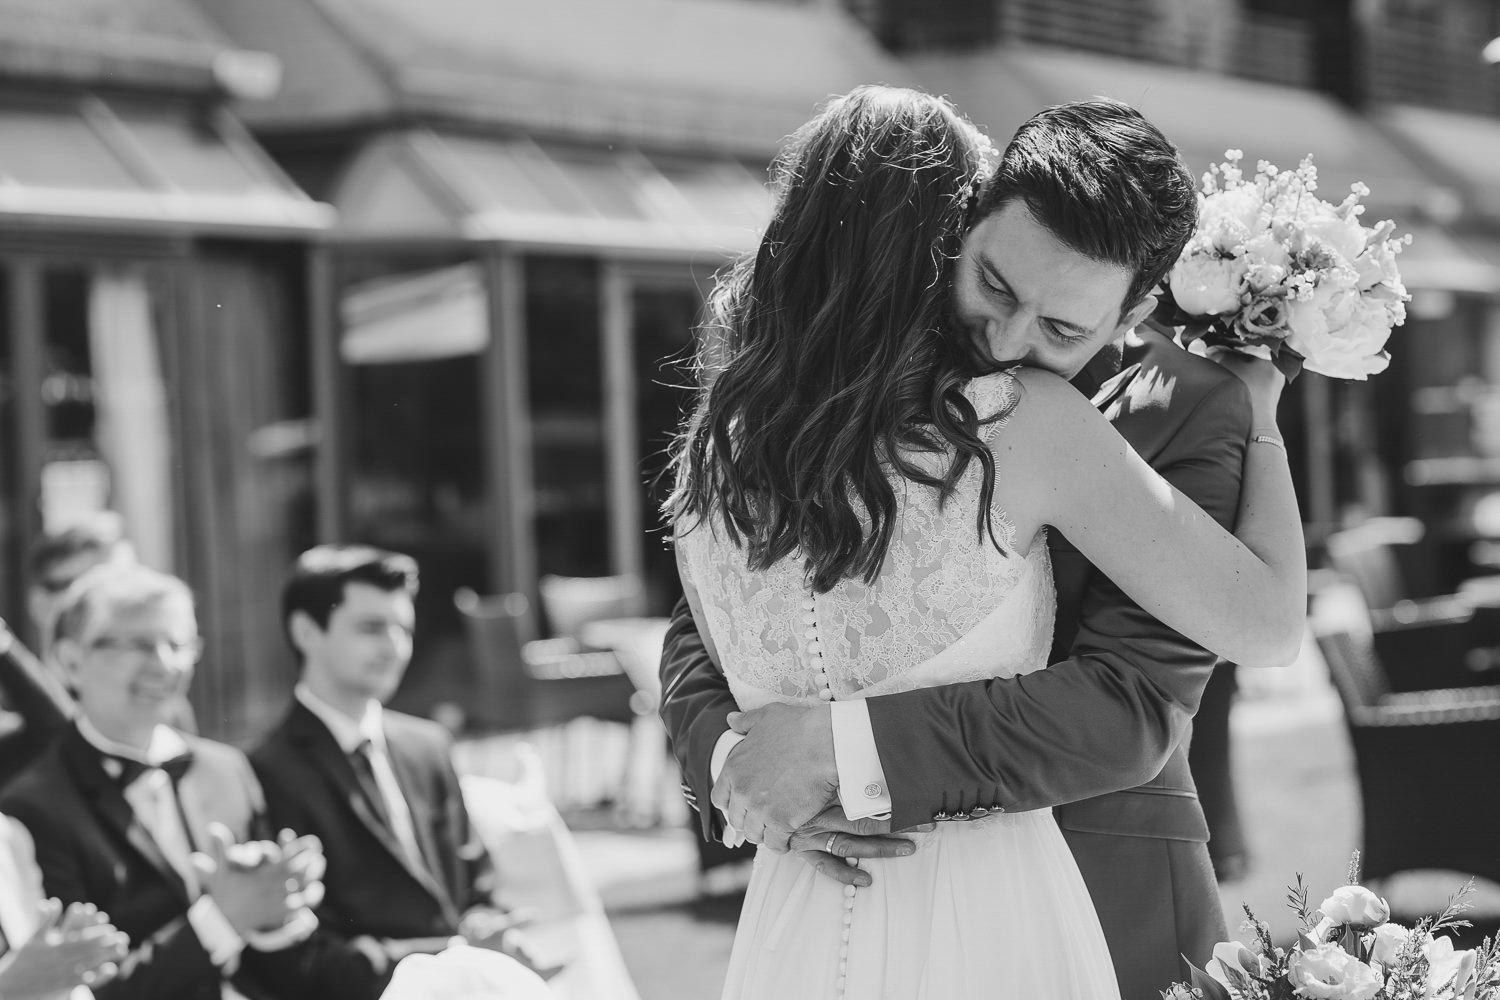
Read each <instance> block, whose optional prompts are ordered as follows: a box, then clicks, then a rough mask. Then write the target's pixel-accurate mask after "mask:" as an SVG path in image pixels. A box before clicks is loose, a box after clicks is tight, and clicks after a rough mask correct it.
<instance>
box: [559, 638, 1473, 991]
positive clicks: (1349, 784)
mask: <svg viewBox="0 0 1500 1000" xmlns="http://www.w3.org/2000/svg"><path fill="white" fill-rule="evenodd" d="M1319 669H1320V665H1303V666H1302V667H1299V668H1292V669H1291V671H1290V672H1288V673H1285V674H1282V675H1279V676H1278V677H1276V678H1273V679H1270V680H1267V681H1264V682H1260V683H1258V684H1252V685H1250V687H1249V688H1248V690H1246V691H1244V693H1243V695H1242V697H1241V700H1240V702H1239V703H1238V704H1237V705H1236V708H1235V712H1234V716H1233V730H1234V750H1235V754H1236V757H1235V774H1236V781H1237V783H1238V793H1239V795H1240V806H1241V812H1242V814H1243V816H1244V818H1245V821H1246V824H1247V835H1248V838H1249V842H1250V847H1251V850H1252V852H1253V857H1254V864H1253V866H1252V869H1251V871H1250V872H1249V873H1248V874H1247V876H1246V877H1245V878H1244V879H1243V880H1241V881H1238V882H1235V883H1229V884H1226V885H1224V886H1222V887H1221V889H1222V896H1223V901H1224V906H1225V913H1226V918H1227V923H1228V925H1229V927H1230V931H1231V933H1232V934H1236V936H1239V933H1238V928H1239V927H1240V925H1241V923H1243V921H1244V914H1243V912H1242V910H1241V909H1240V906H1241V902H1245V903H1248V904H1249V905H1250V906H1251V907H1252V908H1253V909H1254V910H1255V911H1256V913H1257V915H1259V916H1260V917H1261V918H1262V919H1265V920H1269V921H1270V922H1271V924H1272V927H1273V928H1274V929H1275V932H1276V934H1277V936H1278V938H1284V937H1288V936H1290V935H1291V934H1292V933H1293V931H1294V927H1293V918H1292V916H1291V914H1290V913H1289V911H1287V910H1286V909H1285V906H1284V900H1285V895H1286V886H1287V885H1288V883H1290V882H1291V881H1292V880H1293V879H1294V878H1295V876H1296V873H1297V872H1299V871H1300V872H1302V873H1303V875H1304V877H1305V880H1306V882H1307V884H1308V886H1309V887H1310V892H1311V895H1312V897H1313V899H1314V900H1316V899H1319V898H1322V896H1323V895H1326V894H1327V892H1328V891H1330V890H1331V889H1333V888H1335V887H1336V886H1338V885H1341V884H1343V882H1344V881H1345V874H1344V873H1345V870H1346V866H1347V863H1348V860H1349V853H1350V851H1351V850H1352V849H1353V848H1354V847H1355V846H1356V845H1357V841H1358V831H1359V823H1360V815H1359V803H1358V789H1357V786H1356V784H1355V776H1354V770H1353V761H1352V757H1351V752H1350V748H1349V744H1348V740H1347V736H1346V734H1345V730H1344V727H1343V721H1342V718H1341V716H1340V714H1339V713H1340V709H1339V705H1338V702H1337V700H1336V698H1335V697H1334V695H1333V693H1332V691H1331V690H1330V689H1329V688H1328V687H1327V686H1326V681H1324V680H1323V678H1322V677H1321V676H1319V674H1318V670H1319ZM1452 766H1463V765H1462V762H1457V761H1455V762H1452ZM663 801H664V802H666V803H668V804H669V808H672V809H674V811H675V807H674V806H672V805H671V798H670V794H668V795H667V796H666V797H665V798H664V799H663ZM1460 805H1461V804H1459V803H1455V807H1456V808H1457V807H1459V806H1460ZM682 823H683V816H682V813H681V812H680V811H675V815H673V817H672V819H671V825H669V826H667V827H663V828H658V829H650V830H636V831H631V830H622V829H618V828H611V827H609V826H608V825H604V824H601V822H600V819H599V817H596V816H588V815H585V814H578V815H577V817H576V820H575V823H574V825H575V833H576V836H577V838H578V842H579V845H580V848H581V850H582V852H583V855H584V858H585V863H586V864H587V866H588V868H589V870H590V872H591V873H592V874H593V877H594V879H595V881H596V883H597V884H598V885H599V887H600V889H601V892H602V895H603V897H604V901H605V906H606V908H607V910H608V912H609V914H610V919H611V923H612V925H613V927H614V931H615V934H616V937H617V938H618V940H619V943H620V947H621V950H622V952H623V953H624V956H625V960H626V963H627V964H628V965H629V967H630V971H631V974H632V976H633V977H634V979H635V982H636V985H637V988H638V989H639V990H640V994H641V997H642V1000H711V998H714V997H717V996H718V993H719V988H720V983H721V977H722V974H723V969H724V966H725V964H726V962H727V959H728V955H729V946H730V941H731V939H732V937H733V932H734V921H735V918H736V916H737V915H738V908H739V904H740V901H741V895H740V894H738V893H733V892H731V893H728V894H723V895H719V896H714V897H708V898H703V897H700V895H699V893H698V886H697V883H696V879H695V873H694V866H695V853H694V849H693V844H692V840H691V836H692V835H691V834H689V833H688V831H687V830H686V829H685V825H680V824H682ZM1461 881H1462V879H1461V877H1460V876H1457V875H1454V874H1450V873H1434V874H1430V875H1419V876H1409V877H1406V878H1404V879H1402V880H1399V881H1396V882H1393V883H1391V884H1388V885H1386V886H1385V887H1383V888H1382V891H1383V892H1385V893H1386V894H1387V896H1388V897H1389V899H1390V902H1391V903H1392V905H1393V907H1395V908H1396V909H1397V910H1398V912H1402V913H1409V914H1415V915H1421V914H1423V913H1426V912H1430V911H1434V910H1436V909H1438V908H1441V906H1442V904H1443V902H1444V900H1445V899H1446V897H1447V895H1448V893H1449V892H1451V891H1452V889H1453V888H1455V887H1456V886H1457V885H1458V884H1459V883H1460V882H1461ZM1479 903H1480V915H1481V916H1483V917H1486V918H1487V921H1488V922H1487V923H1486V924H1484V926H1486V927H1488V928H1490V929H1493V927H1494V922H1495V920H1497V919H1500V889H1497V888H1495V887H1489V888H1488V890H1487V891H1486V892H1484V893H1482V894H1481V896H1480V898H1479Z"/></svg>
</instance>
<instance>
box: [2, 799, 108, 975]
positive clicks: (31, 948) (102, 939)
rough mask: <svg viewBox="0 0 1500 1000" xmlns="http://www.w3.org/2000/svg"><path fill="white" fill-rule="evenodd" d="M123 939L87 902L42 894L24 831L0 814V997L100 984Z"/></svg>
mask: <svg viewBox="0 0 1500 1000" xmlns="http://www.w3.org/2000/svg"><path fill="white" fill-rule="evenodd" d="M127 944H128V942H127V940H126V938H125V935H124V934H122V933H120V932H119V931H117V930H115V928H114V926H113V925H112V924H110V922H109V918H108V917H106V916H105V915H104V914H102V913H100V912H99V911H98V910H97V909H95V908H94V907H93V906H91V905H90V904H88V903H73V904H71V905H69V906H68V908H67V909H66V910H64V909H63V907H62V904H61V903H59V902H58V901H57V900H55V899H45V898H43V896H42V873H41V872H39V871H38V870H37V867H36V854H35V851H34V849H33V847H32V844H31V836H30V834H28V833H27V832H26V828H25V827H24V826H22V825H21V824H20V823H17V822H15V821H14V820H12V819H9V818H7V817H5V816H0V998H3V1000H31V998H42V997H63V996H67V995H68V994H69V993H70V992H71V991H72V990H74V989H75V988H76V987H80V986H81V987H88V986H100V985H103V984H104V983H105V982H107V981H108V980H109V979H110V978H111V977H112V976H114V974H115V972H116V971H118V968H119V967H118V965H117V964H116V963H118V962H119V960H120V959H122V958H124V957H125V948H126V945H127ZM77 996H79V997H80V998H82V997H87V996H88V991H87V990H86V989H84V990H80V991H79V993H78V994H77Z"/></svg>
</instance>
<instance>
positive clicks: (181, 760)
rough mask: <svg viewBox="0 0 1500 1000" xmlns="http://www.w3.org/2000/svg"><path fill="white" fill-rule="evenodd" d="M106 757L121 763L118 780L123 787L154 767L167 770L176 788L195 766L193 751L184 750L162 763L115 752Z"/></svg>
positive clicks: (129, 784) (126, 786)
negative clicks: (119, 754)
mask: <svg viewBox="0 0 1500 1000" xmlns="http://www.w3.org/2000/svg"><path fill="white" fill-rule="evenodd" d="M105 759H106V760H112V761H114V762H115V763H116V764H118V765H119V767H120V773H119V776H118V777H117V778H116V780H117V781H118V782H119V784H120V787H121V788H129V787H130V786H131V784H132V783H134V781H135V780H136V779H137V778H139V777H140V776H141V775H143V774H145V773H146V772H147V771H150V770H152V769H160V770H162V771H165V772H166V773H167V777H168V778H170V779H171V781H172V787H173V788H176V787H177V783H178V782H180V781H181V780H182V776H183V775H184V774H187V771H188V768H190V767H192V766H193V751H191V750H184V751H183V752H182V753H180V754H178V755H177V756H175V757H169V758H167V759H166V760H164V761H162V762H161V763H160V764H143V763H141V762H140V761H138V760H132V759H130V758H129V757H116V756H114V755H113V754H106V755H105Z"/></svg>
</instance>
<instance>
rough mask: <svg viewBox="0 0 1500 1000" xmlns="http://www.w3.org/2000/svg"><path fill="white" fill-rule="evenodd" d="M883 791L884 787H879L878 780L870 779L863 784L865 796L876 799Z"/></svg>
mask: <svg viewBox="0 0 1500 1000" xmlns="http://www.w3.org/2000/svg"><path fill="white" fill-rule="evenodd" d="M883 791H885V789H883V788H881V787H880V782H878V781H872V782H870V783H869V784H868V785H866V786H865V798H867V799H878V798H880V795H881V793H882V792H883Z"/></svg>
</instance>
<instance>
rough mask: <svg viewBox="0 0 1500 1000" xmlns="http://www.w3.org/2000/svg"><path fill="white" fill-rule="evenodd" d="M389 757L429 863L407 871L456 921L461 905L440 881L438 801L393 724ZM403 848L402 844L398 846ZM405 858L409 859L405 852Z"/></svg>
mask: <svg viewBox="0 0 1500 1000" xmlns="http://www.w3.org/2000/svg"><path fill="white" fill-rule="evenodd" d="M385 749H386V756H387V757H388V758H389V759H390V762H391V770H392V771H393V772H395V775H396V784H397V785H399V786H400V788H401V796H402V798H404V799H405V800H406V808H407V811H408V812H409V813H410V814H411V825H412V833H413V834H414V835H415V836H416V838H417V847H418V849H419V850H420V851H421V853H422V858H423V860H424V861H425V862H426V865H425V870H422V871H416V870H413V869H412V867H411V866H410V865H407V871H409V872H411V873H412V875H413V876H415V877H416V878H417V880H418V881H420V882H421V883H422V884H423V885H424V886H426V887H427V890H428V891H429V892H431V893H432V894H433V896H434V897H435V898H436V899H437V900H438V901H439V902H440V903H442V904H443V907H444V909H445V910H449V911H450V912H452V914H453V919H454V920H455V922H456V921H457V919H458V915H457V907H456V906H455V905H454V903H453V898H452V895H451V894H450V893H449V892H448V890H447V889H446V888H445V887H444V886H443V884H442V882H441V881H439V879H440V878H441V873H442V872H444V871H445V870H446V866H445V865H444V864H443V863H442V862H443V859H442V857H441V852H440V851H439V850H438V844H437V835H436V831H435V829H434V828H435V826H436V817H435V816H434V815H433V809H434V808H435V804H434V803H433V802H431V801H429V799H428V797H427V796H426V795H424V794H421V792H422V789H423V784H422V781H421V778H420V775H421V773H422V770H423V767H422V765H423V762H422V761H421V760H420V759H419V758H418V756H417V755H416V754H414V753H412V752H411V749H410V747H408V746H407V744H406V741H405V740H404V739H402V738H401V734H400V733H399V732H396V733H392V731H391V727H389V726H387V727H386V732H385ZM398 850H399V847H398ZM401 860H402V861H403V862H404V861H405V860H406V858H405V855H404V854H403V855H402V857H401Z"/></svg>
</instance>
